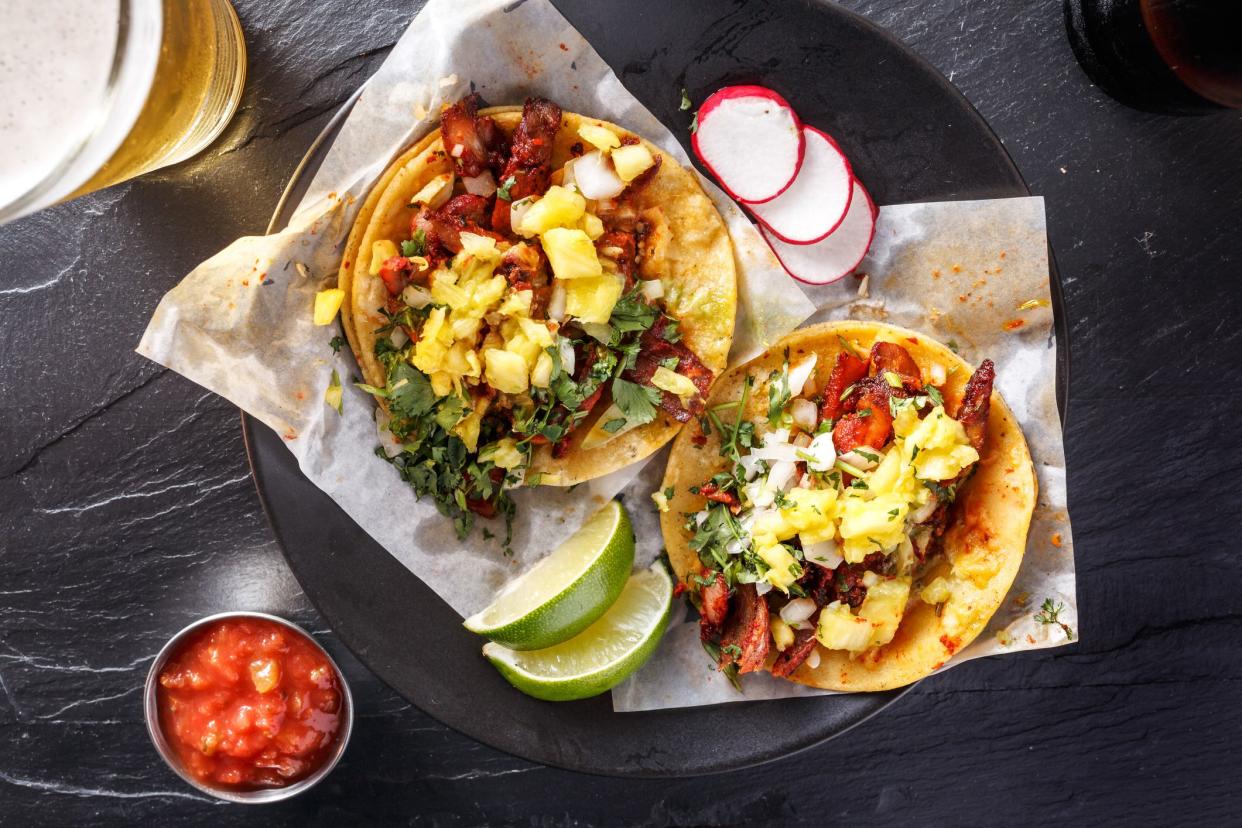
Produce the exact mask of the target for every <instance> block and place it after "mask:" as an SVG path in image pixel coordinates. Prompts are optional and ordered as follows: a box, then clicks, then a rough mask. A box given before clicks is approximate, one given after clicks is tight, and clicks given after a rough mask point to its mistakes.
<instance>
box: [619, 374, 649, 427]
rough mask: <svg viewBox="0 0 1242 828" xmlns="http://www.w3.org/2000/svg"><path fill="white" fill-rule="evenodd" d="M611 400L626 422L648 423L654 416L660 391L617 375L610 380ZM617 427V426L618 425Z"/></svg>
mask: <svg viewBox="0 0 1242 828" xmlns="http://www.w3.org/2000/svg"><path fill="white" fill-rule="evenodd" d="M612 401H613V402H614V403H616V404H617V408H620V409H621V413H623V414H624V415H625V419H626V421H628V422H634V423H638V424H640V425H641V424H642V423H649V422H651V421H652V420H654V419H655V418H656V406H657V405H658V404H659V402H660V392H659V391H658V390H657V389H655V388H650V387H648V386H646V385H639V384H638V383H636V382H630V381H629V380H624V379H621V378H620V377H618V378H617V379H614V380H613V381H612ZM618 427H619V426H618Z"/></svg>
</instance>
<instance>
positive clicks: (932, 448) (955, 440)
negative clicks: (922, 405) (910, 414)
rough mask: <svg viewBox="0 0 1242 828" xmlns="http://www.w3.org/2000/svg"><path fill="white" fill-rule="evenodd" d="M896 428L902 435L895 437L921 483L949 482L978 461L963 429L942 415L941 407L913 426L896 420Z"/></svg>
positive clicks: (934, 409)
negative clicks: (899, 438)
mask: <svg viewBox="0 0 1242 828" xmlns="http://www.w3.org/2000/svg"><path fill="white" fill-rule="evenodd" d="M898 425H900V426H901V431H898V432H896V433H897V435H898V437H901V438H903V444H902V451H903V455H904V456H905V458H906V460H907V462H908V463H909V464H910V465H911V466H913V467H914V473H915V474H916V475H917V476H918V477H919V478H920V479H922V480H951V479H952V478H954V477H957V475H958V474H960V473H961V471H962V469H964V468H966V467H967V466H969V465H971V464H972V463H975V462H976V461H978V459H979V453H978V452H977V451H975V449H974V447H973V446H971V445H970V439H969V438H968V437H967V436H966V429H965V428H963V427H962V424H961V423H959V422H958V421H957V420H955V419H953V418H952V417H950V416H949V415H947V414H945V411H944V406H940V405H938V406H936V407H935V408H933V409H932V410H931V412H930V413H929V414H928V415H927V416H926V417H924V418H923V419H921V420H915V421H913V422H909V421H903V418H901V417H898V418H897V420H894V427H896V426H898ZM903 432H904V433H903ZM916 447H917V449H918V452H917V454H916V453H915V448H916Z"/></svg>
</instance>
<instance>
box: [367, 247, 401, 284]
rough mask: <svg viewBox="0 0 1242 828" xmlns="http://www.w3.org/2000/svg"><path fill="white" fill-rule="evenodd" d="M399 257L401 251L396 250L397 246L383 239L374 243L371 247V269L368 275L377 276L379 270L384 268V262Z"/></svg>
mask: <svg viewBox="0 0 1242 828" xmlns="http://www.w3.org/2000/svg"><path fill="white" fill-rule="evenodd" d="M400 255H401V251H400V250H398V249H397V245H395V244H393V243H392V242H390V241H388V240H387V239H383V240H381V241H377V242H375V243H374V244H372V245H371V268H370V271H369V272H370V274H371V275H372V276H377V275H379V272H380V268H381V267H383V266H384V262H386V261H388V260H389V259H391V258H392V257H393V256H400Z"/></svg>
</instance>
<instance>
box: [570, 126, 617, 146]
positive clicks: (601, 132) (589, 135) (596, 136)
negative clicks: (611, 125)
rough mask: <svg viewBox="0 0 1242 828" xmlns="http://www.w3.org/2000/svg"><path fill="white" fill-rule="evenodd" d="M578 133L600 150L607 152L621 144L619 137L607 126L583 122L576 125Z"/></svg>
mask: <svg viewBox="0 0 1242 828" xmlns="http://www.w3.org/2000/svg"><path fill="white" fill-rule="evenodd" d="M578 135H579V137H581V138H582V140H583V141H586V142H587V143H588V144H590V145H592V146H593V147H595V148H596V149H598V150H599V151H600V152H608V150H610V149H612V148H613V147H619V146H621V139H620V138H618V137H617V133H615V132H613V131H612V130H611V129H608V128H607V127H602V126H596V125H595V124H583V125H582V126H580V127H578Z"/></svg>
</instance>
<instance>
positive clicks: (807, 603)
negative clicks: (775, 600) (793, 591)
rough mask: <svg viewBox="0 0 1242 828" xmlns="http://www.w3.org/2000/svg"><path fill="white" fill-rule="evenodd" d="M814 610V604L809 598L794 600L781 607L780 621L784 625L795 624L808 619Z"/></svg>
mask: <svg viewBox="0 0 1242 828" xmlns="http://www.w3.org/2000/svg"><path fill="white" fill-rule="evenodd" d="M815 610H816V607H815V602H814V601H813V600H811V599H810V598H795V599H793V600H792V601H790V602H789V603H788V604H786V605H785V606H783V607H781V620H782V621H784V622H785V623H786V624H796V623H798V622H799V621H805V620H806V619H808V618H810V617H811V616H812V615H814V614H815Z"/></svg>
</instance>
